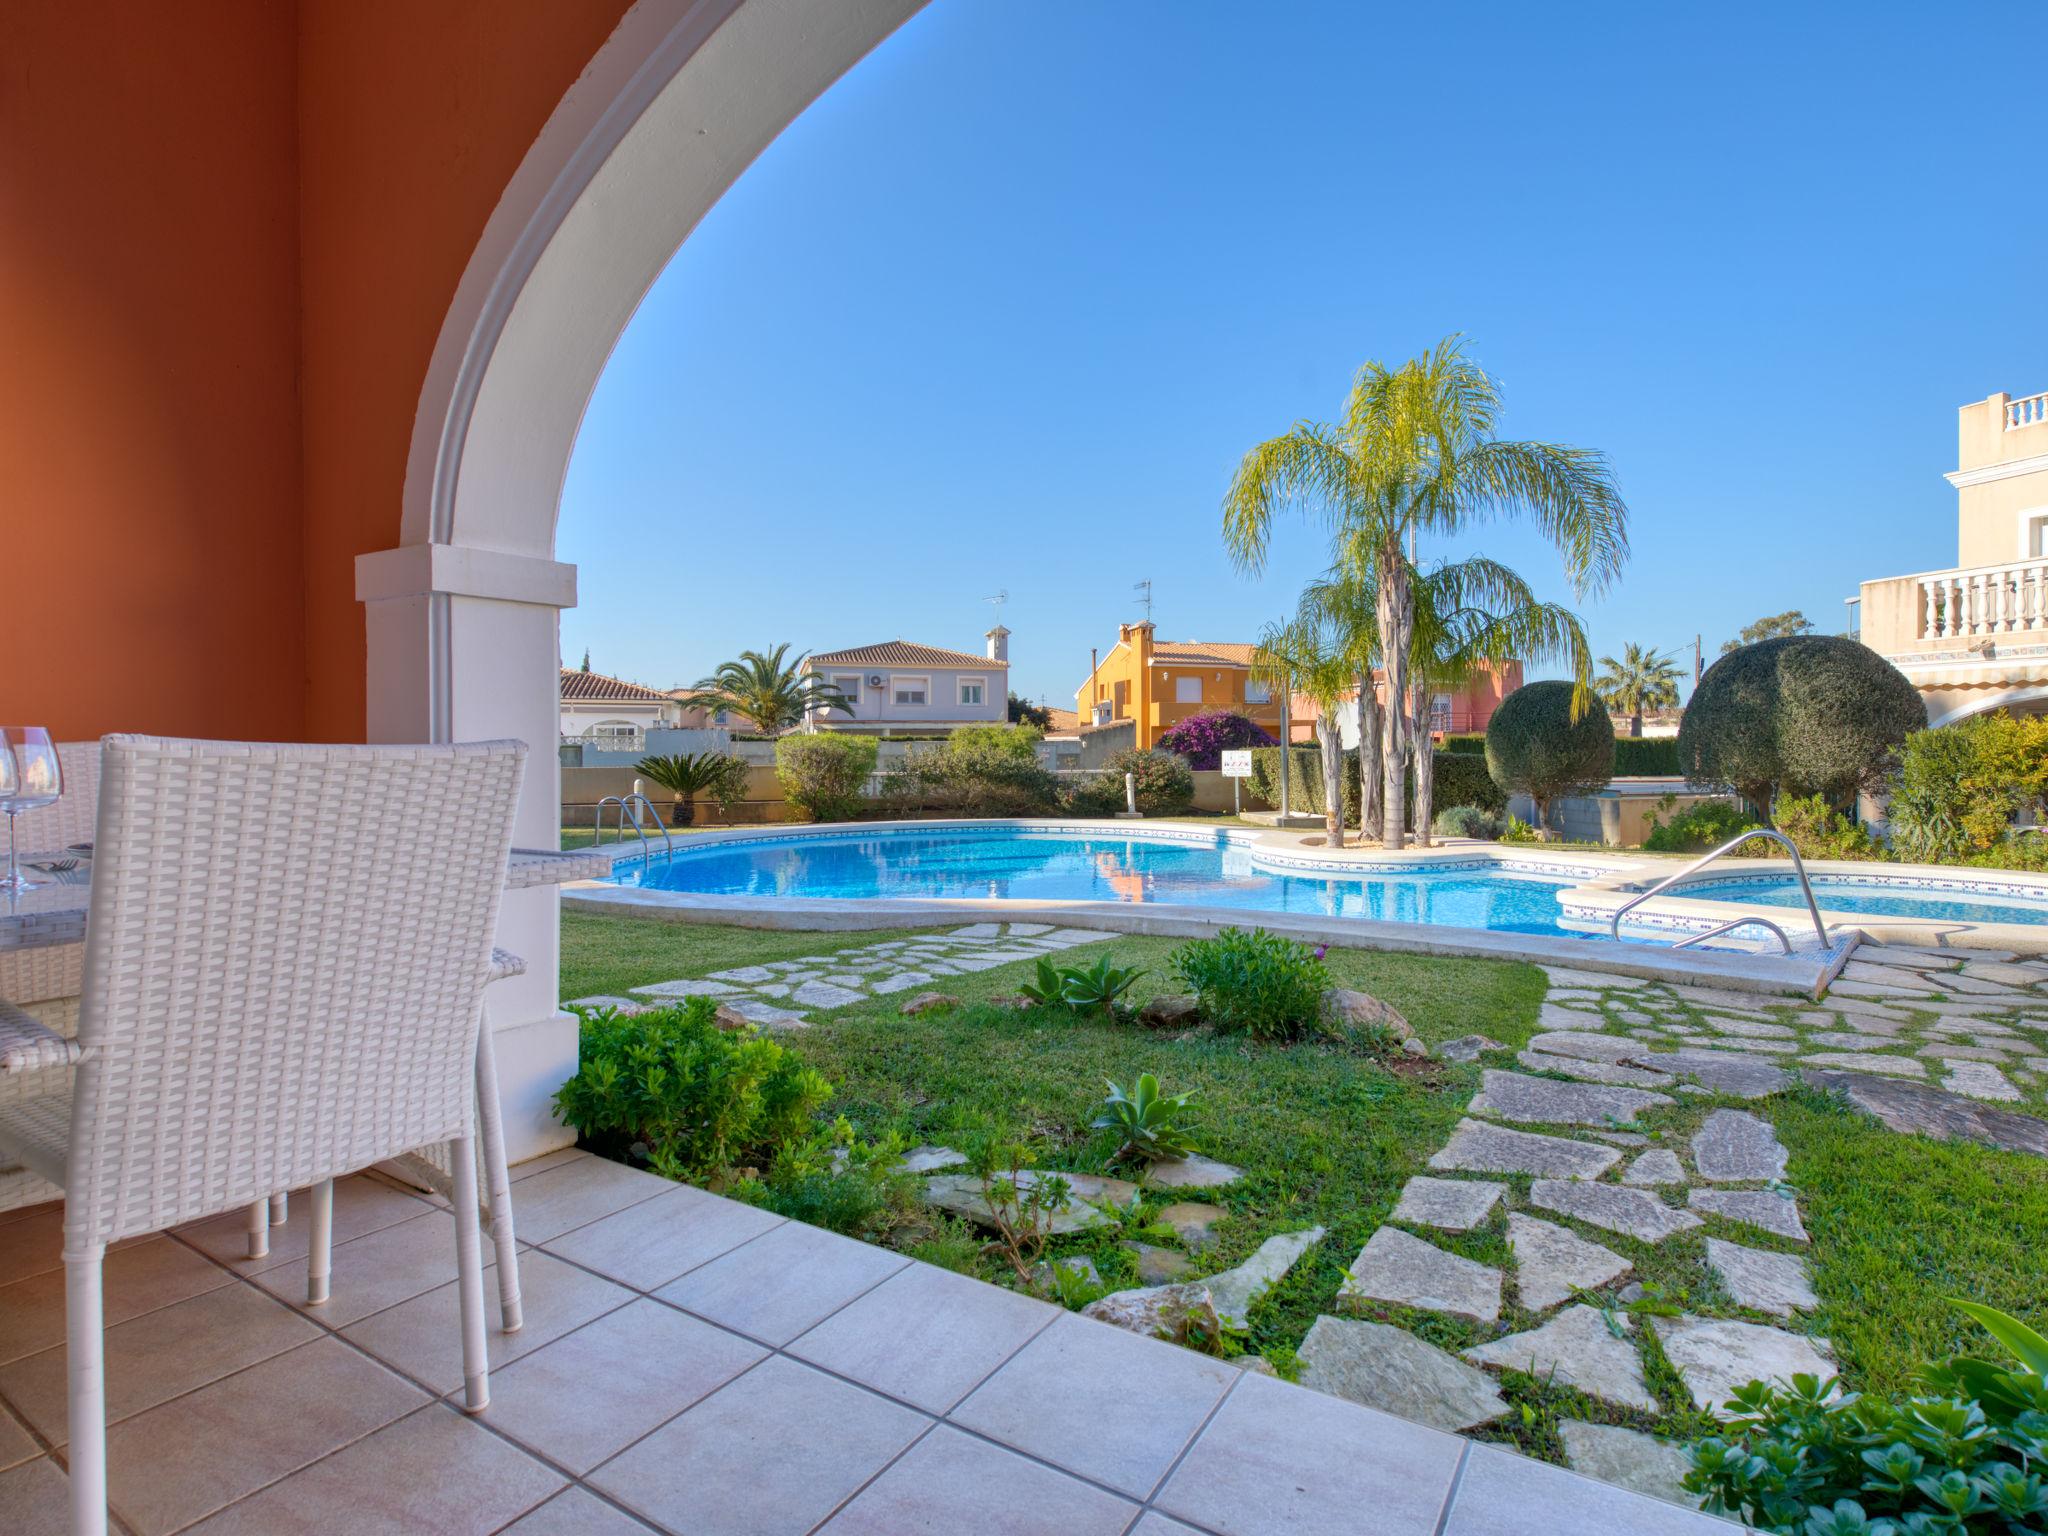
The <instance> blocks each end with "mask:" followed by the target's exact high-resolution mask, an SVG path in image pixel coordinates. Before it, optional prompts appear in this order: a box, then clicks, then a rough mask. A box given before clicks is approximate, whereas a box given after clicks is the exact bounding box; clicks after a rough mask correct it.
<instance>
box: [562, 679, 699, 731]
mask: <svg viewBox="0 0 2048 1536" xmlns="http://www.w3.org/2000/svg"><path fill="white" fill-rule="evenodd" d="M682 713H683V712H682V709H681V708H680V707H679V706H678V705H677V704H676V701H675V700H674V699H672V698H670V697H669V696H668V695H667V694H665V693H657V692H655V691H654V690H653V689H652V688H642V687H641V686H640V685H639V684H638V683H629V682H626V681H624V680H623V679H621V678H616V677H606V676H605V675H604V674H603V673H602V672H571V671H570V670H569V669H568V668H567V667H564V668H563V669H562V740H564V741H587V742H591V743H593V744H598V745H602V744H604V743H606V742H610V743H613V744H623V749H624V750H632V749H633V748H634V747H636V746H637V745H638V744H639V742H640V741H641V740H642V738H644V737H645V736H646V734H647V733H648V732H649V731H650V730H653V729H655V728H656V727H658V726H664V725H675V724H678V723H679V722H680V721H681V719H682Z"/></svg>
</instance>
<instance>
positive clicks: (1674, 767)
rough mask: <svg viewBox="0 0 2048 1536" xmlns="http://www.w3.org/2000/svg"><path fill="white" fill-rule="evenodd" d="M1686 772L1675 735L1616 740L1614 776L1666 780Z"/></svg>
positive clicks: (1622, 737)
mask: <svg viewBox="0 0 2048 1536" xmlns="http://www.w3.org/2000/svg"><path fill="white" fill-rule="evenodd" d="M1684 772H1685V768H1684V764H1683V759H1681V758H1680V757H1679V755H1678V738H1677V737H1675V736H1617V737H1615V738H1614V776H1615V777H1616V778H1617V779H1638V778H1665V777H1669V776H1671V775H1673V774H1682V773H1684Z"/></svg>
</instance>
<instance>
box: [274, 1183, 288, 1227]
mask: <svg viewBox="0 0 2048 1536" xmlns="http://www.w3.org/2000/svg"><path fill="white" fill-rule="evenodd" d="M291 1219H292V1196H291V1191H290V1190H288V1189H280V1190H279V1191H278V1192H277V1193H276V1194H274V1195H272V1196H271V1197H270V1224H271V1225H272V1226H273V1227H281V1226H283V1225H284V1224H285V1223H286V1222H288V1221H290V1220H291Z"/></svg>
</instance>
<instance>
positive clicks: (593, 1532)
mask: <svg viewBox="0 0 2048 1536" xmlns="http://www.w3.org/2000/svg"><path fill="white" fill-rule="evenodd" d="M652 1529H653V1527H652V1526H647V1525H642V1524H641V1523H640V1522H639V1521H638V1520H635V1519H634V1518H633V1517H632V1516H631V1515H628V1514H624V1513H622V1512H621V1511H619V1510H617V1509H614V1508H613V1507H612V1506H611V1505H609V1504H607V1503H605V1501H604V1500H603V1499H600V1498H599V1497H598V1496H597V1495H596V1494H594V1493H590V1492H588V1491H586V1490H584V1489H582V1488H570V1489H568V1490H566V1491H565V1492H562V1493H559V1494H557V1495H555V1497H553V1498H552V1499H549V1500H548V1501H547V1503H545V1504H543V1505H541V1507H540V1508H539V1509H536V1510H535V1511H534V1512H533V1513H532V1514H530V1515H528V1516H526V1517H525V1518H524V1519H521V1520H516V1521H514V1522H513V1523H512V1524H511V1525H508V1526H506V1527H505V1532H504V1536H649V1532H650V1531H652Z"/></svg>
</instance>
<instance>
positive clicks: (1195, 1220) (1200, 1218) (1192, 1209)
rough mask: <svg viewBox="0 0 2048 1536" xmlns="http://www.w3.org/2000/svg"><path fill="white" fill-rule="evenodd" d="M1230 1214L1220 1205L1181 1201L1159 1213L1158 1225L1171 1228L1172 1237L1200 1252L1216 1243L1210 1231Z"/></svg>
mask: <svg viewBox="0 0 2048 1536" xmlns="http://www.w3.org/2000/svg"><path fill="white" fill-rule="evenodd" d="M1229 1214H1230V1212H1228V1211H1226V1210H1224V1209H1223V1207H1222V1206H1220V1205H1204V1204H1203V1203H1202V1202H1200V1201H1198V1200H1183V1201H1181V1202H1180V1203H1179V1204H1178V1205H1169V1206H1168V1207H1167V1208H1166V1209H1165V1210H1163V1211H1161V1212H1160V1213H1159V1220H1160V1223H1161V1224H1162V1225H1164V1226H1169V1227H1171V1228H1173V1231H1174V1235H1175V1236H1177V1237H1178V1238H1179V1239H1180V1240H1181V1241H1182V1242H1184V1243H1186V1244H1187V1245H1188V1246H1189V1247H1190V1248H1193V1249H1196V1250H1198V1251H1199V1250H1201V1249H1203V1248H1206V1247H1208V1246H1209V1245H1210V1244H1211V1243H1213V1242H1214V1241H1216V1237H1215V1234H1214V1232H1213V1231H1212V1230H1211V1229H1212V1228H1213V1227H1214V1226H1215V1225H1216V1223H1217V1222H1219V1221H1221V1220H1222V1219H1223V1218H1224V1217H1226V1216H1228V1215H1229Z"/></svg>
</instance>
